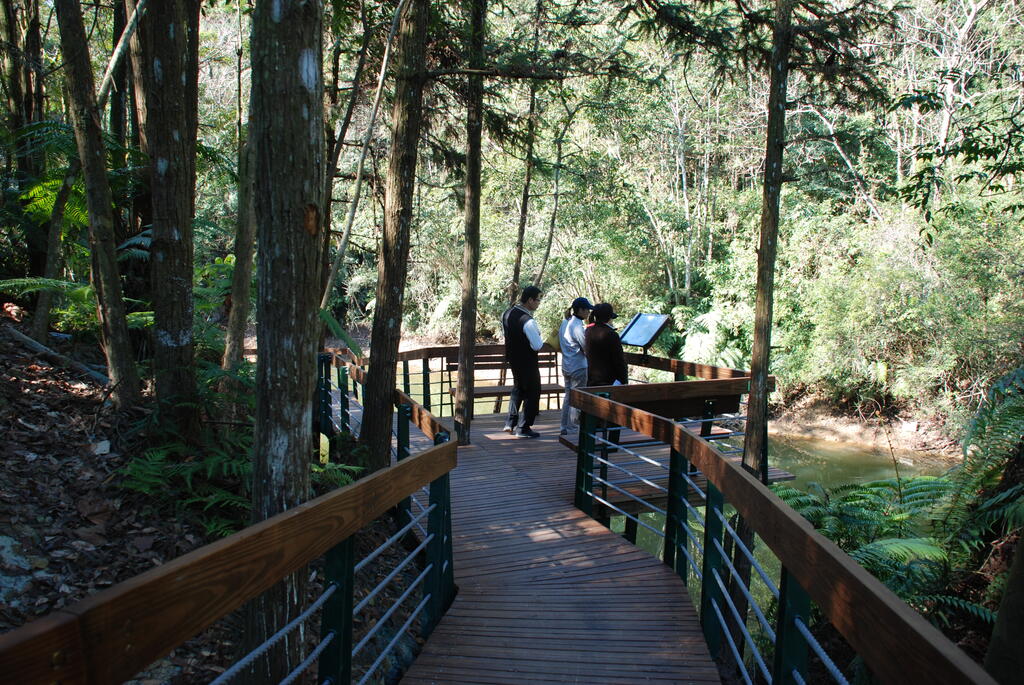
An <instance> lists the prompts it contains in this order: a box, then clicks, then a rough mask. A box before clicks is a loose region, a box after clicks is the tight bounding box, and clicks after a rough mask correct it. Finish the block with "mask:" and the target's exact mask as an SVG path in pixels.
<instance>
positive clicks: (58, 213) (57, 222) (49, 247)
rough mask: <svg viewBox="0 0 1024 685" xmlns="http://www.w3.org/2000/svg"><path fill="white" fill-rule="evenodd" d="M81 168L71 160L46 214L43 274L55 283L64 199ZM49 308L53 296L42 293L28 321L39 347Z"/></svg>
mask: <svg viewBox="0 0 1024 685" xmlns="http://www.w3.org/2000/svg"><path fill="white" fill-rule="evenodd" d="M81 168H82V166H81V164H79V162H78V160H77V159H76V160H74V161H73V162H72V163H71V165H70V166H69V167H68V170H67V173H65V174H64V182H63V183H62V184H61V186H60V190H59V191H57V197H55V198H54V199H53V211H52V212H50V223H49V227H48V229H47V237H46V270H45V271H44V272H43V277H44V278H49V279H56V278H57V277H58V276H60V270H61V266H62V263H63V259H62V257H63V254H64V250H63V241H62V240H61V236H62V235H63V230H64V210H65V209H66V208H67V206H68V198H69V197H71V189H72V188H73V187H74V185H75V179H76V178H77V177H78V172H79V171H80V170H81ZM52 306H53V292H52V291H50V290H42V291H40V293H39V299H38V300H36V313H35V315H34V316H33V317H32V337H33V338H34V339H35V340H36V341H37V342H39V343H41V344H43V345H45V344H46V334H47V333H48V332H49V330H50V308H51V307H52Z"/></svg>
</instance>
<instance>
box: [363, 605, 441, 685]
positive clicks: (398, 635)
mask: <svg viewBox="0 0 1024 685" xmlns="http://www.w3.org/2000/svg"><path fill="white" fill-rule="evenodd" d="M429 601H430V595H427V596H426V597H424V598H423V600H422V601H421V602H420V603H419V604H418V605H417V606H416V608H415V609H413V610H412V613H411V614H409V618H408V619H406V621H405V623H403V624H402V627H401V628H400V629H399V630H398V631H397V632H396V633H395V636H394V637H393V638H391V642H389V643H388V644H387V647H385V648H384V649H383V650H382V651H381V653H380V656H378V657H377V659H376V661H374V662H373V663H372V664H370V668H368V669H367V670H366V673H365V674H364V675H363V677H362V678H360V680H359V683H358V685H363V683H365V682H366V681H367V680H369V678H370V676H371V675H373V674H374V672H375V671H376V670H377V668H378V667H380V665H381V663H383V661H384V658H385V657H386V656H387V655H388V654H390V653H391V650H392V649H394V648H395V645H396V644H398V641H399V640H400V639H402V636H403V635H405V631H407V630H409V626H410V625H412V622H413V621H415V620H416V619H417V618H419V615H420V613H421V612H422V611H423V608H424V607H425V606H427V602H429Z"/></svg>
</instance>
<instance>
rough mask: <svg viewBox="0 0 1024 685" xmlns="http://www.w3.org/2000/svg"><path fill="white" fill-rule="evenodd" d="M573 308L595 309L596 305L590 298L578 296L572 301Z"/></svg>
mask: <svg viewBox="0 0 1024 685" xmlns="http://www.w3.org/2000/svg"><path fill="white" fill-rule="evenodd" d="M572 308H573V309H593V308H594V305H592V304H590V300H588V299H587V298H585V297H577V298H576V299H575V300H573V301H572Z"/></svg>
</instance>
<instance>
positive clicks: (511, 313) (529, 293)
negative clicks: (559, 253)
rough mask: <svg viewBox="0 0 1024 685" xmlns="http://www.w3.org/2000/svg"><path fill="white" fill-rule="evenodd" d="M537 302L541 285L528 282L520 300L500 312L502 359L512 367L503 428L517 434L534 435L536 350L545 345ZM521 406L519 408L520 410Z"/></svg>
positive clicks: (537, 384) (537, 381) (537, 405)
mask: <svg viewBox="0 0 1024 685" xmlns="http://www.w3.org/2000/svg"><path fill="white" fill-rule="evenodd" d="M539 306H540V288H538V287H536V286H533V285H531V286H527V287H526V288H523V294H522V296H521V297H520V298H519V303H518V304H517V305H515V306H514V307H511V308H510V309H508V310H507V311H506V312H505V313H504V314H502V315H501V329H502V332H503V333H504V334H505V361H507V362H508V365H509V368H510V369H512V396H511V397H509V402H508V419H506V421H505V432H507V433H512V434H513V435H515V436H516V437H517V438H536V437H537V436H538V435H539V433H537V432H536V431H535V430H533V428H532V426H533V422H534V420H536V418H537V414H538V413H539V412H540V367H539V365H538V363H537V352H539V351H540V348H541V347H542V346H543V345H544V341H543V340H542V339H541V337H540V328H538V327H537V322H536V321H534V319H533V312H534V311H536V309H537V307H539ZM520 407H521V411H520Z"/></svg>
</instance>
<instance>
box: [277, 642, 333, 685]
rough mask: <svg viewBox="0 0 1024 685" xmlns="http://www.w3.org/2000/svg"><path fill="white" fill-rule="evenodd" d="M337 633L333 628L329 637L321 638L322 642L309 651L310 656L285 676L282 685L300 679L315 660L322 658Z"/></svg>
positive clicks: (290, 683) (288, 684)
mask: <svg viewBox="0 0 1024 685" xmlns="http://www.w3.org/2000/svg"><path fill="white" fill-rule="evenodd" d="M336 635H337V633H335V632H334V631H333V630H332V631H331V632H329V633H327V637H325V638H324V639H323V640H321V641H320V644H318V645H317V646H316V647H315V648H313V651H312V652H310V653H309V656H307V657H306V658H305V659H304V660H303V661H302V663H301V664H299V665H298V666H296V667H295V670H294V671H292V672H291V673H289V674H288V675H286V676H285V678H284V680H282V681H281V683H280V685H292V683H294V682H295V681H296V680H298V679H299V676H301V675H302V674H303V673H305V672H306V671H307V670H309V667H310V666H312V665H313V662H315V661H316V660H317V659H319V658H320V655H321V654H323V652H324V650H325V649H327V645H328V644H330V642H331V640H333V639H334V638H335V636H336Z"/></svg>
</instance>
